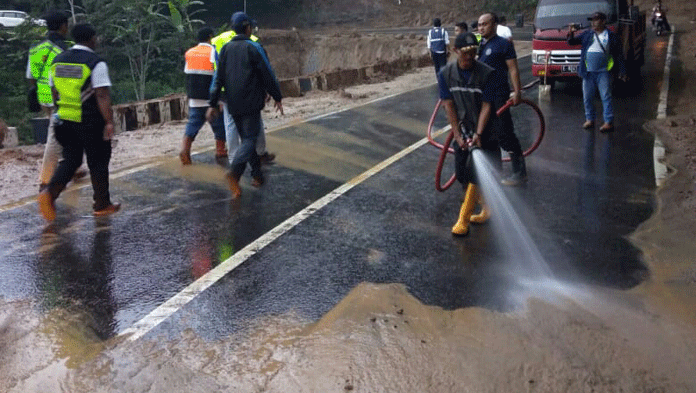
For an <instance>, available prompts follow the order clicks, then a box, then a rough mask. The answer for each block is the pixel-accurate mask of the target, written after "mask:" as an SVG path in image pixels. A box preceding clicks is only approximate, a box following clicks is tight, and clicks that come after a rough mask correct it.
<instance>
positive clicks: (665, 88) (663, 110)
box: [657, 34, 674, 119]
mask: <svg viewBox="0 0 696 393" xmlns="http://www.w3.org/2000/svg"><path fill="white" fill-rule="evenodd" d="M673 44H674V34H670V35H669V45H667V57H666V58H665V70H664V72H663V74H662V88H661V89H660V103H659V104H658V105H657V118H658V119H664V118H666V117H667V95H668V94H669V70H670V66H671V64H672V46H673Z"/></svg>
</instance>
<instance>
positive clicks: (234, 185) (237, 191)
mask: <svg viewBox="0 0 696 393" xmlns="http://www.w3.org/2000/svg"><path fill="white" fill-rule="evenodd" d="M227 185H228V186H229V187H230V191H231V192H232V199H237V198H239V197H240V196H241V195H242V189H241V188H240V187H239V179H238V178H237V177H236V176H235V175H234V173H232V172H229V173H228V174H227Z"/></svg>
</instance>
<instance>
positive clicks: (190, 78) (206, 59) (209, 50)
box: [184, 43, 217, 100]
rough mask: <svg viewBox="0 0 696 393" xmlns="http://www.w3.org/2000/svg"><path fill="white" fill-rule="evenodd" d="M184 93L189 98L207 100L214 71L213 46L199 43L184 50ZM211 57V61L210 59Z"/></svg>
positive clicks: (214, 57) (215, 53)
mask: <svg viewBox="0 0 696 393" xmlns="http://www.w3.org/2000/svg"><path fill="white" fill-rule="evenodd" d="M184 58H185V60H186V65H185V66H184V73H185V74H186V94H187V95H188V97H189V98H195V99H201V100H207V99H208V98H209V96H210V83H211V82H212V80H213V74H214V73H215V59H216V58H217V52H216V51H215V48H214V47H213V46H212V45H210V44H206V43H200V44H198V45H196V46H194V47H193V48H191V49H189V50H187V51H186V54H185V55H184ZM211 59H212V61H211Z"/></svg>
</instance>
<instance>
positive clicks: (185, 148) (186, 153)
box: [179, 135, 193, 165]
mask: <svg viewBox="0 0 696 393" xmlns="http://www.w3.org/2000/svg"><path fill="white" fill-rule="evenodd" d="M192 143H193V139H192V138H191V137H188V136H186V135H184V139H183V140H182V141H181V152H179V159H181V165H191V144H192Z"/></svg>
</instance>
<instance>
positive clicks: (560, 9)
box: [534, 0, 616, 30]
mask: <svg viewBox="0 0 696 393" xmlns="http://www.w3.org/2000/svg"><path fill="white" fill-rule="evenodd" d="M595 12H604V13H605V14H607V23H612V22H615V21H616V0H604V1H586V2H580V1H578V0H546V1H545V0H541V1H539V6H538V7H537V13H536V18H535V20H534V25H535V26H536V28H537V29H541V30H546V29H562V28H564V27H567V26H568V25H569V24H570V23H576V24H580V25H582V26H583V27H587V26H589V25H590V22H589V21H588V20H587V18H588V17H589V16H590V15H592V14H593V13H595Z"/></svg>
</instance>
